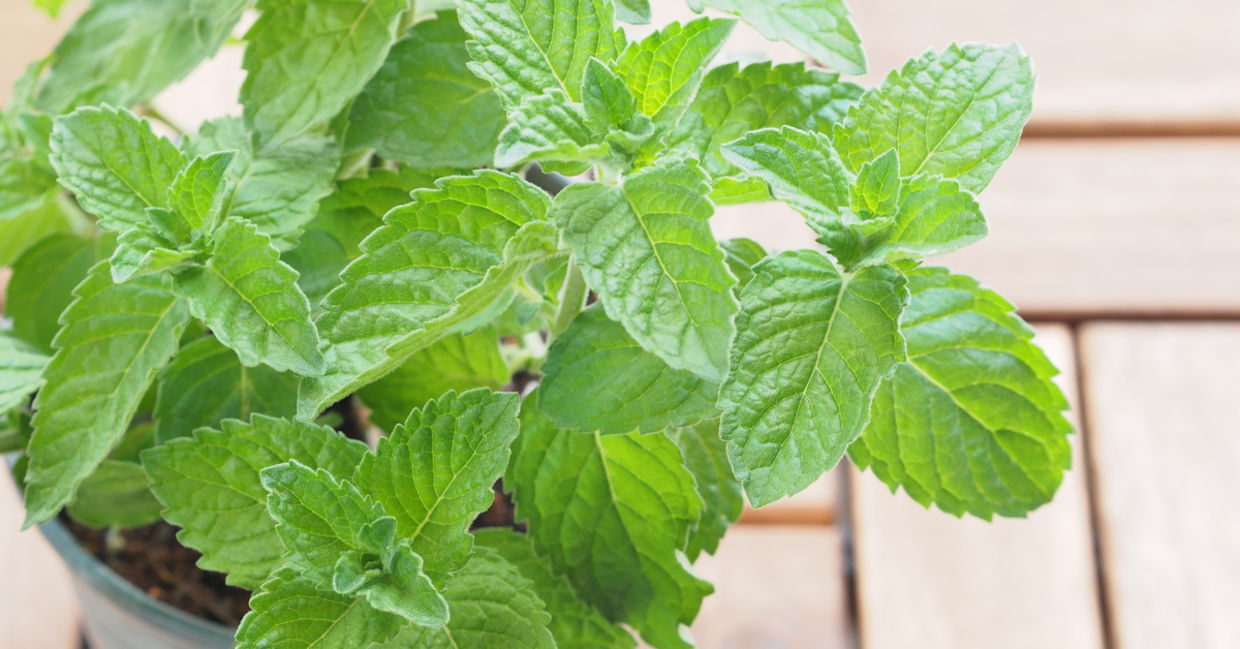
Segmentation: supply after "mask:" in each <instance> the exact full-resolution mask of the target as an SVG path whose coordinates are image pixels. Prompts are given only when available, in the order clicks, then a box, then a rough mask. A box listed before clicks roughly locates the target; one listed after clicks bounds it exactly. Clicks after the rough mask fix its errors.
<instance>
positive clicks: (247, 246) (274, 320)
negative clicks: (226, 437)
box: [173, 216, 323, 376]
mask: <svg viewBox="0 0 1240 649" xmlns="http://www.w3.org/2000/svg"><path fill="white" fill-rule="evenodd" d="M209 255H210V256H209V257H208V259H207V263H206V265H205V266H202V267H197V268H190V269H187V270H185V271H183V272H181V273H179V274H177V275H176V277H175V281H174V282H173V287H174V290H175V291H176V293H177V295H179V296H181V297H183V298H185V300H186V301H187V302H188V303H189V308H190V311H191V312H192V313H193V314H194V316H195V317H197V318H198V319H200V320H202V321H203V322H204V323H206V325H207V326H208V327H210V328H211V330H212V331H213V332H214V333H215V337H216V338H218V339H219V341H220V342H221V343H224V344H225V345H227V346H228V347H230V348H232V349H233V350H234V351H236V352H237V356H238V357H239V358H240V359H241V362H242V363H243V364H244V365H246V366H247V367H255V366H257V365H258V364H259V363H262V364H265V365H267V366H268V367H270V368H272V369H274V370H276V371H277V372H285V371H291V372H294V373H296V374H300V375H302V376H314V375H319V374H322V373H323V356H322V354H321V353H320V352H319V337H318V332H317V331H316V330H315V328H314V323H312V322H311V321H310V301H309V300H308V299H307V298H306V296H305V294H303V293H302V292H301V289H300V288H298V287H297V271H295V270H293V269H292V268H291V267H289V266H288V264H285V263H284V262H282V261H280V253H279V252H277V251H276V249H275V248H274V247H272V245H271V239H270V238H268V236H267V235H265V234H262V233H261V232H259V231H258V228H257V227H256V226H255V225H254V224H253V223H249V222H247V221H244V220H242V219H240V218H238V217H235V216H232V217H229V218H228V220H226V221H224V224H223V225H221V226H220V227H219V229H217V230H216V231H215V233H214V234H213V235H212V242H211V250H210V253H209Z"/></svg>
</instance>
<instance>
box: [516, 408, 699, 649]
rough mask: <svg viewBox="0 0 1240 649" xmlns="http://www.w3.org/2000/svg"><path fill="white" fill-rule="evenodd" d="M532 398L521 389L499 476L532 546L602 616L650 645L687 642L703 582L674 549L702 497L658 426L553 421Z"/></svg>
mask: <svg viewBox="0 0 1240 649" xmlns="http://www.w3.org/2000/svg"><path fill="white" fill-rule="evenodd" d="M537 402H538V397H537V394H534V395H530V396H529V397H526V400H525V405H524V407H523V408H522V413H521V419H522V430H521V437H520V440H519V441H518V443H517V445H516V447H515V451H514V458H513V463H512V466H511V467H510V468H509V473H508V475H507V476H506V477H505V479H504V486H505V488H507V489H510V490H512V492H513V496H514V499H515V500H516V503H517V518H518V519H526V520H527V521H528V523H529V529H530V536H531V538H533V540H534V544H535V547H536V548H537V549H538V551H539V553H540V554H541V555H544V556H547V557H549V558H550V559H551V561H552V563H553V565H554V566H555V568H556V570H557V571H559V572H561V573H563V574H565V575H567V577H568V579H569V581H571V582H572V583H573V585H574V586H575V587H576V589H577V592H578V593H580V594H581V596H582V597H584V598H586V599H587V600H589V601H590V602H591V603H593V604H594V605H595V606H598V607H599V609H600V610H602V612H603V614H604V615H606V616H608V618H610V619H612V620H616V621H619V622H624V623H626V624H628V625H630V626H632V627H633V628H635V629H637V630H638V631H640V632H641V634H642V637H643V638H644V639H645V640H646V641H647V642H649V643H651V644H652V645H655V646H658V647H668V648H675V647H692V646H693V645H692V644H691V643H689V642H687V641H686V640H685V639H684V637H683V636H682V634H681V630H682V625H688V624H689V623H690V622H692V621H693V618H694V617H695V616H696V615H697V612H698V609H699V608H700V606H701V602H702V598H703V597H705V596H706V595H707V594H709V593H710V592H711V587H710V585H709V584H707V583H706V582H704V581H701V580H700V579H698V578H697V577H696V576H695V575H693V573H691V572H690V571H689V570H688V569H687V567H688V564H687V562H686V561H685V558H684V555H683V549H684V547H685V545H686V543H687V542H688V539H689V532H690V530H691V528H692V527H693V526H694V525H696V524H697V521H698V517H699V516H700V514H701V510H702V499H701V497H700V496H699V495H698V493H697V490H696V488H695V485H694V481H693V476H692V475H691V474H690V473H689V471H688V469H686V468H685V466H684V460H683V458H682V457H681V455H680V449H679V448H677V447H676V445H675V444H674V443H673V442H672V441H671V440H669V439H668V438H667V437H665V436H662V435H644V436H643V435H639V434H636V433H633V434H629V435H608V436H604V435H600V434H598V433H586V434H582V433H578V432H574V431H561V430H556V428H555V426H554V424H553V423H552V422H551V421H550V419H549V418H547V416H546V415H544V414H542V412H541V411H540V410H539V409H538V406H537ZM566 476H569V477H571V478H569V479H566V478H565V477H566Z"/></svg>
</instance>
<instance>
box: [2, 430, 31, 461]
mask: <svg viewBox="0 0 1240 649" xmlns="http://www.w3.org/2000/svg"><path fill="white" fill-rule="evenodd" d="M24 448H26V445H25V444H24V443H23V442H22V435H21V433H20V432H18V431H17V429H16V428H11V429H6V430H0V455H4V454H5V453H12V452H14V451H20V450H22V449H24Z"/></svg>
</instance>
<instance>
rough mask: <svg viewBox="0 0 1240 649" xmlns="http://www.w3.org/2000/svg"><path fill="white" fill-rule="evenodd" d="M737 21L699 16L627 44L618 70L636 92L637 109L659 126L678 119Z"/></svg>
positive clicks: (618, 62) (617, 67)
mask: <svg viewBox="0 0 1240 649" xmlns="http://www.w3.org/2000/svg"><path fill="white" fill-rule="evenodd" d="M735 26H736V21H735V20H732V19H719V18H699V19H697V20H694V21H693V22H690V23H688V24H685V25H681V24H680V23H672V24H670V25H668V26H667V27H664V28H663V29H662V30H661V31H658V32H655V33H654V34H651V35H650V36H647V37H646V38H644V39H642V40H640V41H638V42H636V43H631V44H629V46H628V47H626V48H625V50H624V52H623V53H622V54H621V55H620V58H619V59H618V60H617V61H616V72H617V73H618V74H619V75H620V78H622V79H624V81H625V84H626V85H627V86H628V87H629V89H630V90H631V91H632V92H633V96H634V97H635V98H636V99H637V108H638V110H640V111H641V112H642V113H645V114H646V115H649V116H650V118H651V119H653V120H654V121H655V123H656V124H660V125H670V124H674V123H675V122H676V120H678V119H680V116H681V115H682V114H684V112H685V109H686V108H688V106H689V104H690V103H691V102H692V101H693V97H694V94H695V93H697V91H698V87H699V86H700V85H701V83H702V77H703V76H704V75H705V70H706V67H707V65H708V64H709V63H710V62H711V60H713V59H714V58H715V56H716V55H717V54H719V50H720V49H722V48H723V44H724V42H725V41H727V40H728V36H730V35H731V34H732V29H733V28H734V27H735Z"/></svg>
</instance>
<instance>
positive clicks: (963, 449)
mask: <svg viewBox="0 0 1240 649" xmlns="http://www.w3.org/2000/svg"><path fill="white" fill-rule="evenodd" d="M909 288H910V290H911V292H912V294H913V299H912V302H911V303H910V305H909V307H908V310H907V311H906V312H905V314H904V319H903V321H902V324H901V328H902V331H903V333H904V336H905V339H906V340H907V341H908V361H907V362H904V363H900V364H899V365H898V366H897V367H896V371H895V375H894V376H893V377H892V378H890V379H888V380H887V381H885V382H884V383H883V386H882V388H881V389H880V390H879V393H878V396H877V397H876V398H875V400H874V407H873V418H872V421H871V422H870V425H869V427H868V428H867V429H866V431H865V434H864V435H862V437H861V439H860V440H859V441H858V442H857V443H855V444H853V446H852V448H851V449H850V450H849V454H850V455H851V457H852V458H853V460H854V461H855V462H856V463H857V464H858V465H859V466H861V467H869V468H870V469H872V470H873V471H874V474H875V475H877V476H878V477H879V478H880V479H882V480H883V482H885V483H887V484H888V485H889V486H891V488H892V490H895V489H896V488H897V487H904V489H905V491H907V492H908V494H909V495H910V496H912V497H913V498H914V499H916V500H917V501H918V502H920V503H921V504H922V505H924V506H927V507H928V506H929V505H930V504H931V503H934V504H935V505H937V506H938V507H939V509H942V510H943V511H946V512H949V513H952V514H955V515H957V516H960V515H962V514H964V513H969V514H972V515H974V516H978V517H981V518H985V519H990V518H991V517H992V516H993V515H995V514H998V515H1000V516H1023V515H1024V514H1025V513H1026V512H1028V511H1030V510H1032V509H1034V508H1036V507H1038V506H1040V505H1043V504H1045V503H1047V502H1049V501H1050V499H1051V496H1052V495H1053V494H1054V492H1055V489H1056V488H1058V487H1059V483H1060V481H1061V480H1062V478H1063V472H1064V471H1065V470H1067V469H1068V467H1069V464H1070V463H1071V448H1070V447H1069V445H1068V438H1067V435H1068V433H1070V432H1071V430H1072V428H1071V426H1070V425H1069V424H1068V421H1067V420H1066V419H1065V418H1064V416H1063V413H1062V411H1063V410H1064V409H1065V408H1067V406H1068V402H1067V399H1065V398H1064V396H1063V393H1062V392H1060V390H1059V388H1058V387H1056V386H1055V384H1054V383H1053V382H1052V380H1051V379H1052V377H1054V375H1055V374H1057V373H1058V371H1057V370H1056V369H1055V368H1054V366H1052V365H1051V363H1050V362H1049V361H1048V360H1047V359H1046V356H1045V355H1044V354H1043V353H1042V351H1041V350H1040V349H1038V348H1037V347H1036V346H1035V345H1034V344H1033V343H1032V342H1030V338H1032V337H1033V330H1032V329H1030V328H1029V326H1028V325H1027V324H1025V323H1024V321H1022V320H1021V319H1020V318H1019V317H1018V316H1017V315H1015V314H1014V313H1013V312H1012V310H1013V309H1012V305H1011V304H1009V303H1008V302H1007V301H1005V300H1004V299H1003V298H1001V297H999V296H998V295H996V294H995V293H994V292H992V291H989V290H986V289H984V288H982V287H980V286H979V285H978V283H977V281H976V280H974V279H972V278H969V277H964V276H961V275H952V274H950V273H949V272H948V271H947V270H945V269H942V268H924V269H918V270H915V271H913V272H912V273H910V274H909Z"/></svg>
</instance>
